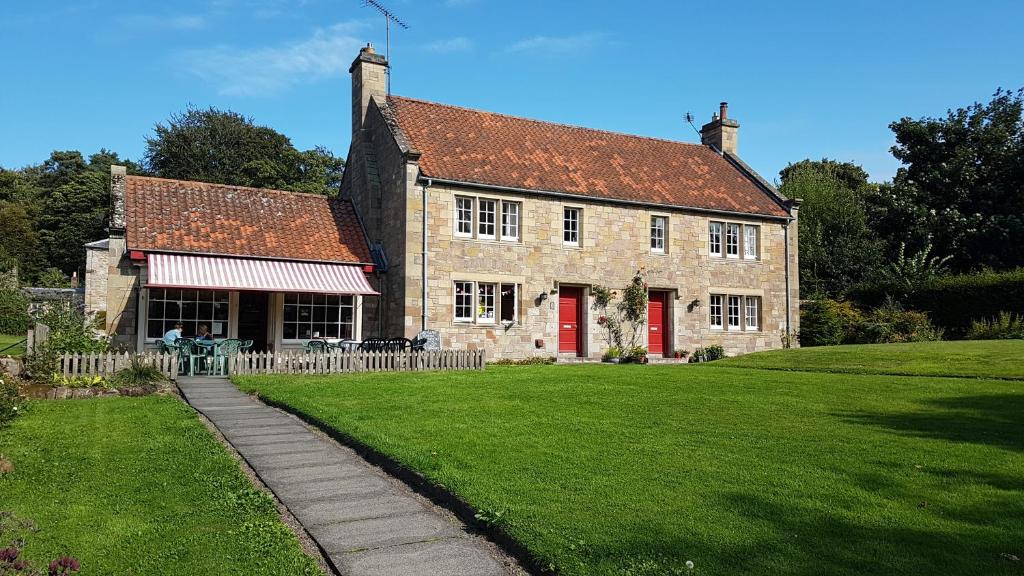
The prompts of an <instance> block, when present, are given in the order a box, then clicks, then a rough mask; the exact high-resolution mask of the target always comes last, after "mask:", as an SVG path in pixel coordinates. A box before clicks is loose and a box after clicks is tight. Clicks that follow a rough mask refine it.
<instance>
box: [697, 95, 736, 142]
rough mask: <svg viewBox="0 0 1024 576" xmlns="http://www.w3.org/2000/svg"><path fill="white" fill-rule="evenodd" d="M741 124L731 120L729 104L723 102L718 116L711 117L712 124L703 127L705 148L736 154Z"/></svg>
mask: <svg viewBox="0 0 1024 576" xmlns="http://www.w3.org/2000/svg"><path fill="white" fill-rule="evenodd" d="M739 131H740V123H739V122H737V121H736V120H733V119H732V118H729V103H728V102H722V103H721V104H719V107H718V114H712V115H711V122H708V123H707V124H705V125H703V126H701V128H700V142H701V144H704V145H705V146H714V147H715V148H716V149H717V150H719V151H721V152H728V153H729V154H733V155H735V154H736V151H737V148H738V146H739Z"/></svg>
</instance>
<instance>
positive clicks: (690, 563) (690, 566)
mask: <svg viewBox="0 0 1024 576" xmlns="http://www.w3.org/2000/svg"><path fill="white" fill-rule="evenodd" d="M686 569H687V570H693V560H687V561H686Z"/></svg>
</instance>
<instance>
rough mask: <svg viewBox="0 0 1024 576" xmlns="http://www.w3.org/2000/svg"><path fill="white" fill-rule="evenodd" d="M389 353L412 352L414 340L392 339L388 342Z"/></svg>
mask: <svg viewBox="0 0 1024 576" xmlns="http://www.w3.org/2000/svg"><path fill="white" fill-rule="evenodd" d="M386 349H387V350H388V351H389V352H406V351H409V350H412V340H409V339H408V338H392V339H390V340H388V342H387V348H386Z"/></svg>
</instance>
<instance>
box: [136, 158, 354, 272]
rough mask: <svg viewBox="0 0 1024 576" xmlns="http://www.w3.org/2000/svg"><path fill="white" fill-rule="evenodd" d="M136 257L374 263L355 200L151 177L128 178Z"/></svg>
mask: <svg viewBox="0 0 1024 576" xmlns="http://www.w3.org/2000/svg"><path fill="white" fill-rule="evenodd" d="M125 210H126V211H125V214H126V230H125V234H126V240H127V247H128V249H129V250H142V251H159V252H185V253H194V254H216V255H222V256H239V257H250V258H274V259H278V260H303V261H313V262H343V263H363V264H370V263H372V262H373V260H372V258H371V257H370V249H369V247H368V246H367V243H366V236H365V235H364V234H363V229H362V226H361V224H360V222H359V219H358V217H357V216H356V213H355V210H354V209H353V207H352V204H351V203H350V202H348V201H347V200H341V199H337V198H328V197H326V196H322V195H319V194H304V193H299V192H285V191H282V190H269V189H264V188H247V187H243V186H228V185H224V184H209V183H205V182H190V181H187V180H168V179H164V178H149V177H143V176H127V177H126V179H125Z"/></svg>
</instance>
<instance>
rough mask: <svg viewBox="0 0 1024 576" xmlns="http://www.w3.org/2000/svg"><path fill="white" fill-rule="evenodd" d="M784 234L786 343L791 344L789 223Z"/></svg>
mask: <svg viewBox="0 0 1024 576" xmlns="http://www.w3.org/2000/svg"><path fill="white" fill-rule="evenodd" d="M782 233H783V238H784V240H785V243H786V248H785V255H786V256H785V258H786V264H785V270H786V341H787V342H789V339H790V316H791V315H792V312H790V306H791V304H790V293H789V222H786V223H785V224H783V225H782Z"/></svg>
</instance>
